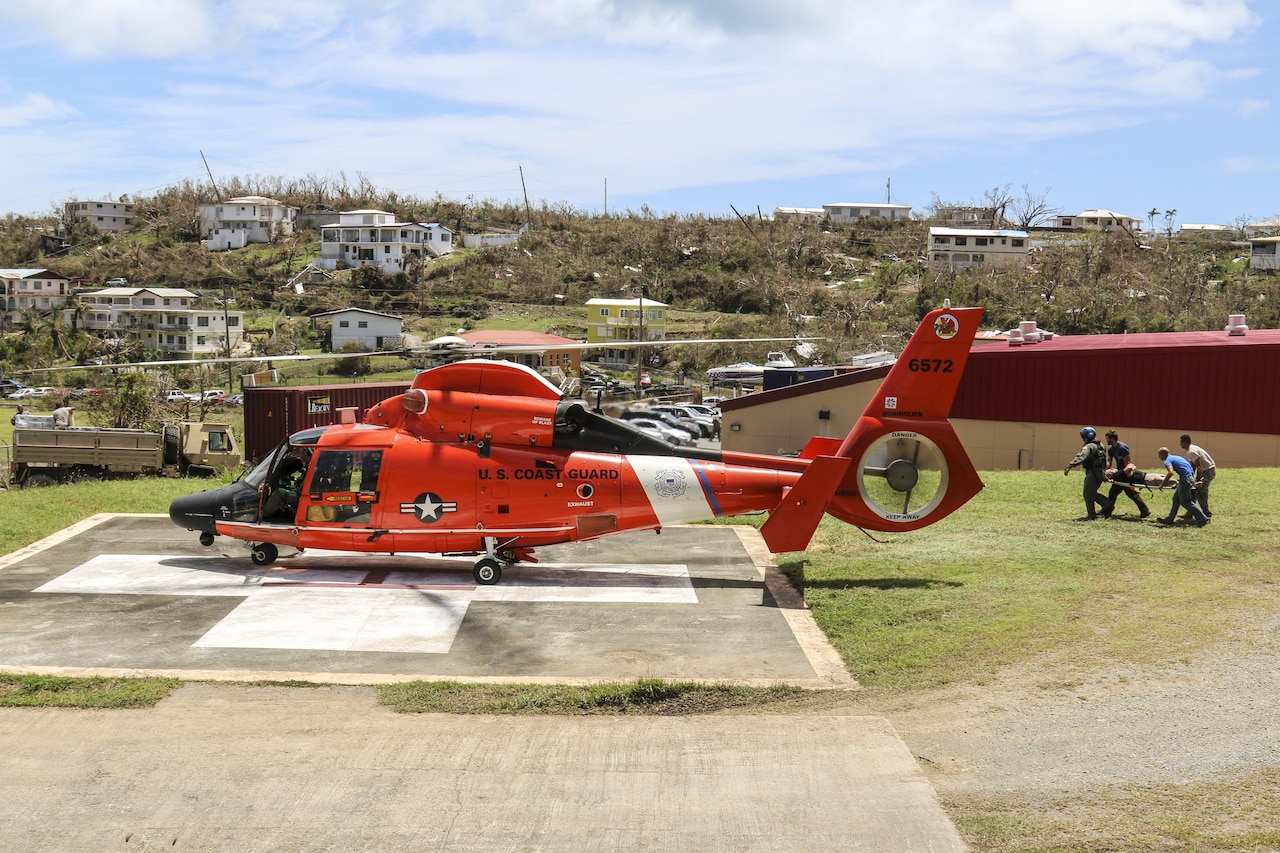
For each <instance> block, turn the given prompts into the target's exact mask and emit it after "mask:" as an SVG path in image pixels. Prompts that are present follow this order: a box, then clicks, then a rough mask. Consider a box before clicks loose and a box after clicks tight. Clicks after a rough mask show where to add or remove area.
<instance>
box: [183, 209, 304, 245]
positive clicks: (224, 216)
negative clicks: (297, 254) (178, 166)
mask: <svg viewBox="0 0 1280 853" xmlns="http://www.w3.org/2000/svg"><path fill="white" fill-rule="evenodd" d="M297 216H298V209H297V208H296V207H290V206H289V205H287V204H284V203H283V202H279V201H276V200H275V199H273V198H265V197H263V196H260V195H247V196H241V197H240V198H229V199H227V200H226V201H220V202H217V203H215V204H202V205H200V233H201V234H202V235H203V236H204V239H205V244H206V247H207V248H208V249H209V251H210V252H225V251H227V250H228V249H243V248H244V247H245V246H247V245H249V244H250V243H269V242H271V239H272V238H273V237H277V236H281V235H284V234H292V233H293V223H294V220H295V219H296V218H297Z"/></svg>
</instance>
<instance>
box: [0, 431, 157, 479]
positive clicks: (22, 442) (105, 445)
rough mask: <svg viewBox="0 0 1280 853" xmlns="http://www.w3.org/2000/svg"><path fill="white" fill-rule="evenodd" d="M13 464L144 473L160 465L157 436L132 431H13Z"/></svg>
mask: <svg viewBox="0 0 1280 853" xmlns="http://www.w3.org/2000/svg"><path fill="white" fill-rule="evenodd" d="M13 461H14V462H15V463H19V464H26V465H28V466H32V467H44V466H48V467H68V466H74V465H91V466H94V467H97V468H105V469H107V470H111V471H122V472H147V471H154V470H157V469H159V468H160V467H161V466H162V465H163V464H164V442H163V440H162V438H161V436H160V434H159V433H154V432H146V431H144V430H134V429H98V428H94V427H72V428H70V429H21V428H19V429H16V430H14V433H13Z"/></svg>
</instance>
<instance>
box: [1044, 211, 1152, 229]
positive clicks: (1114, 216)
mask: <svg viewBox="0 0 1280 853" xmlns="http://www.w3.org/2000/svg"><path fill="white" fill-rule="evenodd" d="M1053 226H1054V227H1055V228H1075V229H1077V230H1081V231H1083V230H1099V231H1114V230H1116V229H1117V228H1123V229H1125V230H1128V231H1129V232H1130V233H1133V234H1136V233H1137V232H1139V231H1141V230H1142V220H1141V219H1134V218H1133V217H1132V216H1125V215H1124V214H1121V213H1116V212H1115V211H1114V210H1099V209H1098V208H1094V207H1091V208H1089V209H1088V210H1086V211H1084V212H1083V213H1077V214H1075V215H1074V216H1056V217H1054V220H1053Z"/></svg>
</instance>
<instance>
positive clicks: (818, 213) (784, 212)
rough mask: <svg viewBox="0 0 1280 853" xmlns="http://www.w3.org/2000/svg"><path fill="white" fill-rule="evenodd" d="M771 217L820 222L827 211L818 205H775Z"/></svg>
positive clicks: (825, 216)
mask: <svg viewBox="0 0 1280 853" xmlns="http://www.w3.org/2000/svg"><path fill="white" fill-rule="evenodd" d="M773 218H774V219H779V220H791V221H792V222H821V221H822V220H824V219H826V218H827V212H826V211H825V210H823V209H822V208H820V207H775V208H774V209H773Z"/></svg>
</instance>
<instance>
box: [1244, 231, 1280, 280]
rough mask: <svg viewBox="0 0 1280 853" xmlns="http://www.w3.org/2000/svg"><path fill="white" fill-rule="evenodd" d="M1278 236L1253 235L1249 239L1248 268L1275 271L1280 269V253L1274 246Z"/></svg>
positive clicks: (1278, 243)
mask: <svg viewBox="0 0 1280 853" xmlns="http://www.w3.org/2000/svg"><path fill="white" fill-rule="evenodd" d="M1277 246H1280V237H1254V238H1253V239H1252V240H1250V241H1249V269H1251V270H1266V271H1268V272H1276V271H1278V270H1280V255H1277V254H1276V247H1277Z"/></svg>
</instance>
